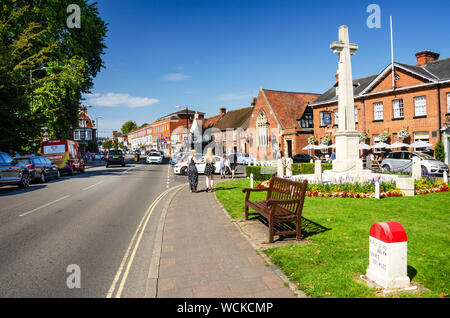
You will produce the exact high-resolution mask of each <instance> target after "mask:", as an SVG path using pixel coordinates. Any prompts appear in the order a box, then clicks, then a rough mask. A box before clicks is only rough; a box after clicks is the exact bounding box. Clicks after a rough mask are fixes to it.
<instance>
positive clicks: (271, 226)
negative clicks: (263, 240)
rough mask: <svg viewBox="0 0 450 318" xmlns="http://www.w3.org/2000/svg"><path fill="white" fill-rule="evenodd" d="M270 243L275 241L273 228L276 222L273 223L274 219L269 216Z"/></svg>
mask: <svg viewBox="0 0 450 318" xmlns="http://www.w3.org/2000/svg"><path fill="white" fill-rule="evenodd" d="M268 221H269V243H273V236H274V233H273V230H274V224H273V219H272V218H269V220H268Z"/></svg>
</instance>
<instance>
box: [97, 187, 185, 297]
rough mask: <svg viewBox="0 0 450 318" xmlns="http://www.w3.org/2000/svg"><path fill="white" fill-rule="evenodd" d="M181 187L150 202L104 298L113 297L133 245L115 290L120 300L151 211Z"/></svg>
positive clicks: (165, 192) (167, 191)
mask: <svg viewBox="0 0 450 318" xmlns="http://www.w3.org/2000/svg"><path fill="white" fill-rule="evenodd" d="M182 186H185V185H184V184H182V185H178V186H176V187H173V188H170V189H167V190H166V191H164V192H163V193H161V194H160V195H159V196H158V197H157V198H156V199H155V200H154V201H153V202H152V204H151V205H150V206H149V207H148V209H147V211H146V212H145V213H144V216H143V217H142V219H141V222H140V223H139V225H138V227H137V229H136V232H135V233H134V234H133V237H132V238H131V241H130V244H129V245H128V248H127V250H126V252H125V255H124V257H123V259H122V262H121V263H120V266H119V269H118V270H117V272H116V275H115V277H114V280H113V282H112V284H111V287H110V288H109V291H108V293H107V294H106V298H111V297H113V293H114V291H115V290H116V285H117V283H118V282H119V279H120V276H121V275H122V271H123V270H124V268H125V263H126V261H127V259H128V255H130V251H131V249H132V248H133V245H134V248H133V251H132V252H131V256H130V259H129V260H128V264H127V265H126V268H125V271H124V274H123V276H122V280H121V281H120V285H119V288H118V289H117V292H116V296H115V297H116V298H120V296H121V294H122V291H123V287H124V286H125V282H126V280H127V277H128V273H129V270H130V268H131V265H132V263H133V260H134V257H135V255H136V251H137V249H138V247H139V243H140V241H141V239H142V235H143V234H144V231H145V228H146V226H147V223H148V221H149V220H150V216H151V215H152V213H153V211H154V209H155V207H156V205H157V204H158V203H159V202H160V201H161V200H162V198H163V197H164V196H165V195H166V194H167V193H169V192H170V191H171V190H173V189H177V188H179V187H182ZM136 237H137V240H136ZM135 240H136V244H134V242H135Z"/></svg>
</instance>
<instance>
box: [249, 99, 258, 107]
mask: <svg viewBox="0 0 450 318" xmlns="http://www.w3.org/2000/svg"><path fill="white" fill-rule="evenodd" d="M257 100H258V98H257V97H253V98H252V103H251V104H250V106H252V107H253V106H255V105H256V101H257Z"/></svg>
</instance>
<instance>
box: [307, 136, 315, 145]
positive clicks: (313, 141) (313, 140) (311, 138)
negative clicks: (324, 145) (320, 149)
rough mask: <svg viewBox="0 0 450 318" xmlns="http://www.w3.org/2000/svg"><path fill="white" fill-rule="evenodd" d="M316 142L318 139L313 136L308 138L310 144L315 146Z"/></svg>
mask: <svg viewBox="0 0 450 318" xmlns="http://www.w3.org/2000/svg"><path fill="white" fill-rule="evenodd" d="M316 141H317V139H316V138H314V137H313V136H311V137H308V144H310V145H313V144H315V143H316Z"/></svg>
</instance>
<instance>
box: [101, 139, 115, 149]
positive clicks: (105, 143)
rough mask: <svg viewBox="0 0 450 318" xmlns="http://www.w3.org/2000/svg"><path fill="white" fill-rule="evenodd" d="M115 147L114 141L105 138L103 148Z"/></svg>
mask: <svg viewBox="0 0 450 318" xmlns="http://www.w3.org/2000/svg"><path fill="white" fill-rule="evenodd" d="M112 147H113V144H112V141H111V140H109V139H108V140H105V141H104V142H103V144H102V148H103V149H107V150H109V149H111V148H112Z"/></svg>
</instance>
